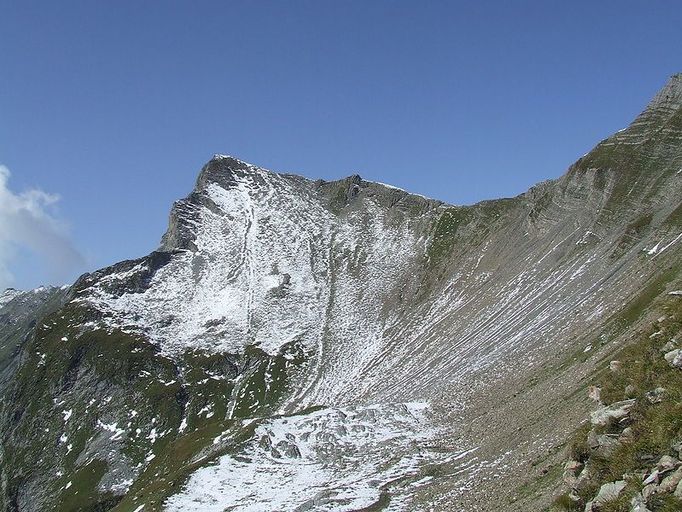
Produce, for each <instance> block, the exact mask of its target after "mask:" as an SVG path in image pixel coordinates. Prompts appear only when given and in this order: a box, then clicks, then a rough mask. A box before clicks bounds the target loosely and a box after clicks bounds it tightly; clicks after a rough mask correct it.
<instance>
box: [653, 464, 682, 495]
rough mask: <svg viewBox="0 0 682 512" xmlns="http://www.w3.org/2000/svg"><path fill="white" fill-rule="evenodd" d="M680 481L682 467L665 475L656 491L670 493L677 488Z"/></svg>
mask: <svg viewBox="0 0 682 512" xmlns="http://www.w3.org/2000/svg"><path fill="white" fill-rule="evenodd" d="M681 481H682V468H677V469H676V470H675V471H673V472H672V473H670V474H669V475H668V476H666V477H665V478H664V479H663V481H662V482H661V483H660V484H659V486H658V491H657V492H662V493H671V492H674V491H675V489H677V486H678V484H679V483H680V482H681Z"/></svg>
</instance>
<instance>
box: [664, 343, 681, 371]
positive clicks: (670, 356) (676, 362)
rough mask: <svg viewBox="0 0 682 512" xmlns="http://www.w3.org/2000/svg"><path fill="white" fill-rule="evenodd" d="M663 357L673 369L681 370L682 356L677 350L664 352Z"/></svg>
mask: <svg viewBox="0 0 682 512" xmlns="http://www.w3.org/2000/svg"><path fill="white" fill-rule="evenodd" d="M663 357H664V358H665V360H666V361H668V363H670V364H671V365H672V366H674V367H675V368H682V355H681V354H680V349H679V348H676V349H675V350H671V351H670V352H666V353H665V355H664V356H663Z"/></svg>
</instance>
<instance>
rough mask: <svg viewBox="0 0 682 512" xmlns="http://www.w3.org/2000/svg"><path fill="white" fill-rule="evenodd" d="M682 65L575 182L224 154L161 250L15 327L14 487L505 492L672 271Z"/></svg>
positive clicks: (2, 423)
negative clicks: (274, 161) (500, 188)
mask: <svg viewBox="0 0 682 512" xmlns="http://www.w3.org/2000/svg"><path fill="white" fill-rule="evenodd" d="M681 84H682V78H681V77H680V76H679V75H677V76H675V77H673V78H672V79H671V81H670V82H669V83H668V84H667V85H666V87H665V88H664V89H663V90H662V91H661V92H660V93H659V94H658V95H657V96H656V97H655V98H654V100H653V101H652V103H651V104H650V105H649V107H648V108H647V109H646V110H645V112H644V113H643V114H641V115H640V116H639V117H638V118H637V119H636V120H635V121H634V122H633V124H632V125H631V126H630V127H629V128H627V129H626V130H624V131H621V132H619V133H617V134H616V135H614V136H613V137H610V138H609V139H607V140H605V141H603V142H601V143H600V144H599V145H598V146H597V147H596V148H595V149H594V150H593V151H591V152H590V153H588V154H587V155H585V156H584V157H583V158H581V159H580V160H578V162H576V163H575V164H574V165H572V166H571V167H570V168H569V170H568V172H567V173H566V174H565V175H564V176H563V177H562V178H560V179H559V180H555V181H548V182H544V183H541V184H539V185H537V186H536V187H533V188H532V189H531V190H529V191H528V192H527V193H525V194H522V195H520V196H518V197H516V198H512V199H503V200H497V201H485V202H482V203H479V204H477V205H473V206H465V207H463V206H452V205H446V204H444V203H441V202H439V201H434V200H429V199H426V198H422V197H420V196H416V195H412V194H409V193H407V192H405V191H402V190H399V189H395V188H392V187H389V186H386V185H382V184H377V183H371V182H367V181H364V180H362V179H361V178H360V177H359V176H355V175H354V176H350V177H348V178H346V179H344V180H340V181H335V182H323V181H311V180H307V179H305V178H301V177H298V176H294V175H287V174H277V173H274V172H271V171H267V170H265V169H261V168H259V167H256V166H253V165H251V164H247V163H245V162H242V161H240V160H237V159H235V158H232V157H227V156H221V155H217V156H215V157H214V158H213V159H212V160H211V161H210V162H209V163H208V164H207V165H206V166H205V167H204V169H203V170H202V171H201V173H200V175H199V178H198V180H197V184H196V187H195V189H194V190H193V191H192V193H191V194H190V195H189V196H188V197H187V198H185V199H183V200H181V201H178V202H177V203H176V204H175V205H174V206H173V209H172V212H171V217H170V222H169V229H168V231H167V233H166V234H165V235H164V237H163V239H162V243H161V247H160V248H159V250H158V251H156V252H154V253H152V254H151V255H149V256H146V257H144V258H141V259H139V260H134V261H127V262H122V263H119V264H117V265H114V266H112V267H109V268H106V269H102V270H99V271H97V272H94V273H92V274H87V275H85V276H83V277H82V278H81V279H79V281H78V282H77V283H76V284H75V285H74V286H73V287H72V289H70V290H68V298H65V299H64V302H66V304H64V305H63V306H62V307H61V308H60V309H58V310H56V308H55V312H54V313H52V314H51V315H48V316H47V317H46V318H45V319H44V320H43V321H41V323H40V325H39V326H38V328H37V329H36V330H35V331H32V332H31V334H30V336H29V337H28V338H27V339H26V341H25V342H23V343H22V344H18V345H16V346H17V347H18V348H17V349H16V350H18V351H19V352H18V353H17V354H18V355H17V356H16V357H15V358H14V359H13V360H14V361H17V362H19V361H21V365H18V366H16V368H18V370H17V371H16V375H14V374H13V377H12V381H11V385H9V386H7V389H6V390H4V391H3V393H4V395H3V396H5V397H6V399H5V402H4V405H3V409H2V411H1V412H2V415H0V431H1V432H2V434H3V438H2V439H3V441H2V442H3V450H4V452H3V453H4V454H5V456H4V457H5V462H6V464H5V467H7V468H10V469H8V470H5V472H4V474H3V493H4V497H3V499H4V500H5V501H4V503H5V505H6V508H8V509H9V510H45V509H50V508H55V509H60V510H108V509H114V510H121V511H129V510H136V511H139V510H142V509H141V508H140V507H142V506H143V505H144V510H145V511H147V510H162V509H164V507H165V508H167V509H168V510H176V509H179V508H178V507H181V508H180V509H182V507H183V506H184V507H189V506H190V505H189V504H192V505H191V506H192V507H195V509H197V510H208V509H209V508H210V507H213V506H215V507H218V509H221V508H220V507H222V508H225V507H228V508H229V507H235V508H234V510H249V508H248V506H249V505H248V503H249V502H250V500H251V501H253V500H256V498H257V499H260V500H261V501H262V499H263V496H266V495H268V492H270V491H269V490H268V489H271V488H273V486H275V483H274V482H275V481H276V485H277V486H279V485H282V486H284V487H283V488H289V489H291V490H292V498H291V499H290V500H289V501H286V503H284V502H283V503H279V502H278V503H279V505H278V506H281V507H283V508H284V509H287V510H289V509H291V510H293V509H296V507H304V509H311V510H354V509H357V508H361V507H370V506H371V507H384V508H387V509H395V510H401V509H405V510H419V509H424V510H428V509H436V510H439V509H441V510H449V509H453V508H454V509H462V510H505V509H510V510H511V509H512V508H509V507H512V505H510V501H504V500H512V499H514V500H517V499H518V496H512V494H513V482H514V478H515V475H518V474H519V473H522V472H524V469H523V468H524V467H525V465H527V464H528V461H530V460H531V459H534V458H536V457H539V456H540V455H541V454H542V453H543V452H544V453H545V455H546V451H547V449H548V447H550V448H551V447H554V446H557V445H558V444H560V443H561V441H562V439H563V437H562V436H563V435H564V434H565V433H566V432H567V431H568V430H570V429H571V428H572V427H573V426H574V425H573V424H572V423H571V422H570V421H567V422H561V420H560V413H561V414H564V413H565V414H569V415H570V414H573V412H575V414H573V416H571V417H578V416H579V414H578V413H579V412H581V411H582V407H584V404H582V403H581V402H580V401H579V400H577V399H575V394H574V392H575V390H576V389H578V388H579V387H580V379H581V378H582V377H583V376H584V375H586V374H587V373H589V371H591V369H592V368H594V364H595V361H596V360H597V358H598V357H600V355H603V354H604V353H608V351H609V350H613V348H612V347H613V346H617V345H618V343H620V340H621V339H622V335H623V332H625V331H627V329H629V328H631V326H632V324H633V322H635V321H636V319H637V316H638V314H639V313H638V312H639V310H640V309H645V308H646V306H647V304H648V302H647V301H649V300H651V298H652V297H654V296H655V295H656V294H658V293H662V292H664V291H665V290H666V289H667V288H666V287H667V286H669V285H670V283H676V282H677V281H676V280H677V279H678V276H679V272H680V264H679V262H680V251H682V249H681V247H682V214H680V212H681V211H682V205H681V203H680V199H681V198H682V172H681V168H682V142H681V138H682V124H681V123H680V121H681V119H682V93H681V91H682V85H681ZM64 293H67V292H64ZM3 297H4V296H3ZM2 300H4V299H2ZM15 300H16V299H15ZM9 304H12V302H9ZM0 307H2V306H0ZM5 307H6V306H5ZM2 311H4V309H2V310H0V312H2ZM45 313H50V311H45V312H44V314H45ZM592 354H599V355H595V356H592ZM591 357H593V359H591ZM17 364H18V363H17ZM36 376H39V378H40V379H41V380H40V382H42V383H44V384H41V385H40V386H35V384H34V382H35V378H36ZM566 397H571V398H570V399H566ZM400 404H405V405H400ZM414 404H424V405H419V407H418V409H419V412H418V413H417V412H415V411H416V410H415V407H416V406H415V405H414ZM557 404H560V405H557ZM558 407H561V408H562V409H561V410H559V409H558ZM319 408H322V409H319ZM566 411H568V412H566ZM282 415H284V416H282ZM368 417H371V418H374V419H372V420H371V421H370V420H367V418H368ZM376 418H379V420H376ZM366 420H367V421H366ZM37 425H41V427H40V428H38V427H37ZM531 425H532V429H530V428H529V426H531ZM409 439H412V440H413V441H414V442H413V443H410V442H409ZM375 444H376V446H377V448H376V449H372V448H370V446H371V445H375ZM44 446H54V447H55V449H54V451H53V452H51V453H42V454H41V455H40V456H38V455H37V454H39V453H40V451H41V447H44ZM349 453H353V454H354V453H357V454H358V456H357V457H350V458H349V457H348V454H349ZM394 456H395V457H397V458H396V459H394V458H392V457H394ZM401 458H402V459H404V463H403V462H401V460H402V459H401ZM36 460H37V462H35V461H36ZM32 461H33V462H32ZM211 461H212V462H214V463H215V464H214V465H211V466H210V467H209V466H207V464H208V463H209V462H211ZM382 461H383V462H385V464H384V463H382ZM282 464H283V466H281V465H282ZM242 466H243V467H242ZM235 467H240V468H241V470H240V471H239V474H241V475H244V474H254V475H255V474H258V475H260V476H259V477H258V478H259V480H258V486H259V487H258V488H259V489H261V491H259V492H260V493H261V494H260V495H259V496H260V497H256V498H253V497H250V496H249V493H246V494H244V493H243V492H242V491H243V489H241V488H239V489H238V488H237V487H238V486H236V484H235ZM221 468H222V469H221ZM304 468H307V469H304ZM349 468H350V470H349ZM306 471H308V472H307V473H306ZM263 475H266V476H263ZM268 475H269V476H268ZM305 475H308V476H309V477H310V478H311V479H312V480H310V481H308V480H306V479H305ZM353 475H356V476H357V475H362V478H361V479H358V478H354V477H353ZM494 475H496V476H495V478H499V479H501V480H500V481H499V482H497V483H496V488H498V489H506V490H507V491H508V492H507V493H506V494H505V493H503V492H501V491H500V492H498V493H489V492H488V491H486V485H485V484H484V483H485V482H486V481H488V480H489V479H492V478H493V476H494ZM268 479H270V480H268ZM337 479H341V481H342V482H344V483H343V485H341V486H340V485H338V482H337V481H336V480H337ZM207 482H208V483H207ZM269 482H273V483H272V484H270V483H269ZM368 482H369V483H368ZM274 488H279V487H276V486H275V487H274ZM197 489H198V490H197ZM230 489H231V490H230ZM194 490H197V491H196V492H194ZM541 498H542V497H537V496H536V497H534V498H532V499H531V498H527V499H526V501H525V502H524V501H523V499H522V500H521V501H518V502H516V503H517V504H516V505H514V506H513V507H514V508H513V509H514V510H524V509H527V510H538V506H539V505H538V503H540V502H541ZM273 499H274V498H273ZM231 500H232V501H231ZM533 500H535V501H533ZM538 500H540V501H538ZM482 504H484V506H485V508H483V509H482V508H481V506H482ZM261 505H262V503H261ZM197 507H198V508H197ZM202 507H203V508H202ZM306 507H307V508H306ZM524 507H526V508H524ZM185 509H187V508H185Z"/></svg>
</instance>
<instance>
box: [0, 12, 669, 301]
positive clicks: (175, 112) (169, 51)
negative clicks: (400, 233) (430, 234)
mask: <svg viewBox="0 0 682 512" xmlns="http://www.w3.org/2000/svg"><path fill="white" fill-rule="evenodd" d="M681 50H682V2H676V1H655V0H654V1H648V0H641V1H627V0H618V1H607V0H600V1H594V0H590V1H575V0H574V1H571V2H566V1H551V0H538V1H522V0H520V1H513V2H512V1H496V2H492V1H476V2H473V1H461V2H460V1H449V2H438V1H427V2H424V1H416V0H415V1H412V2H404V1H380V0H376V1H367V0H363V1H358V2H355V1H341V0H339V1H334V2H331V1H324V0H322V1H262V2H258V1H249V2H225V1H220V2H208V1H196V2H189V1H187V2H171V1H164V2H161V1H158V2H157V1H145V2H140V1H121V0H117V1H115V2H103V1H101V2H98V1H80V2H74V1H69V0H60V1H58V2H54V1H45V2H36V1H25V2H15V1H14V0H11V1H8V0H0V164H2V165H4V166H5V167H3V168H0V186H1V187H2V188H1V189H0V200H2V201H3V203H4V204H0V286H3V285H8V284H12V283H13V285H14V286H17V287H23V288H26V287H33V286H36V285H38V284H39V283H42V282H68V281H70V280H72V279H73V278H74V277H75V276H76V275H77V274H78V273H80V272H83V271H86V270H93V269H96V268H98V267H102V266H104V265H107V264H110V263H113V262H116V261H118V260H121V259H126V258H132V257H137V256H141V255H143V254H146V253H148V252H149V251H151V250H153V249H154V248H155V247H156V246H157V244H158V241H159V239H160V236H161V234H162V233H163V231H164V230H165V227H166V221H167V216H168V212H169V209H170V206H171V203H172V202H173V200H175V199H177V198H180V197H183V196H185V195H186V194H187V193H188V192H189V191H190V189H191V187H192V185H193V183H194V180H195V177H196V174H197V172H198V171H199V169H200V168H201V166H202V165H203V164H204V163H205V162H206V161H207V160H208V159H209V158H210V157H211V155H212V154H213V153H226V154H231V155H234V156H237V157H239V158H241V159H243V160H247V161H249V162H252V163H255V164H258V165H261V166H263V167H267V168H270V169H272V170H276V171H285V172H295V173H298V174H302V175H305V176H308V177H311V178H324V179H337V178H341V177H343V176H347V175H349V174H352V173H356V172H357V173H359V174H360V175H362V176H363V177H364V178H365V179H369V180H376V181H381V182H385V183H390V184H393V185H396V186H399V187H402V188H405V189H407V190H409V191H413V192H417V193H420V194H424V195H427V196H432V197H435V198H438V199H442V200H445V201H448V202H452V203H458V204H461V203H472V202H475V201H478V200H481V199H486V198H495V197H500V196H513V195H516V194H518V193H521V192H523V191H524V190H526V189H527V188H528V187H529V186H531V185H532V184H533V183H535V182H537V181H540V180H543V179H548V178H554V177H557V176H559V175H561V174H562V173H563V172H564V171H565V169H566V168H567V167H568V165H569V164H571V163H572V162H573V161H575V160H576V159H577V158H578V157H579V156H580V155H581V154H583V153H585V152H586V151H588V150H589V149H590V148H591V147H593V146H594V145H595V144H596V143H597V142H598V141H599V140H601V139H603V138H604V137H606V136H608V135H609V134H611V133H612V132H614V131H616V130H618V129H620V128H622V127H624V126H625V125H627V124H628V123H629V122H630V121H631V119H632V118H633V117H634V116H635V115H636V114H637V113H638V112H639V111H641V110H642V109H643V108H644V106H645V105H646V103H647V102H648V100H649V99H650V98H651V97H652V96H653V94H654V93H655V92H656V91H657V90H658V89H659V88H660V87H661V86H662V85H663V84H664V83H665V81H666V80H667V78H668V77H669V76H670V75H671V74H673V73H675V72H679V71H682V52H681ZM39 191H45V192H46V193H47V194H43V195H42V196H41V195H40V194H42V192H39ZM56 195H58V196H59V198H58V199H57V197H55V196H56ZM27 226H28V227H27ZM32 230H33V231H32ZM46 232H48V233H52V238H49V237H48V239H49V240H50V243H49V244H46V243H45V242H44V240H43V239H42V238H41V237H42V236H43V235H44V234H45V233H46ZM54 247H56V248H55V249H53V248H54ZM79 253H80V255H82V257H79V256H78V254H79ZM55 259H57V260H59V261H57V262H55Z"/></svg>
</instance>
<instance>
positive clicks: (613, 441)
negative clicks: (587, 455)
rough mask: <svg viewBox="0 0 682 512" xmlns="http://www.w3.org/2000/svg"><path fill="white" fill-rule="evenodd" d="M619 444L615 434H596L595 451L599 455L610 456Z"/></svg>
mask: <svg viewBox="0 0 682 512" xmlns="http://www.w3.org/2000/svg"><path fill="white" fill-rule="evenodd" d="M620 445H621V443H620V441H619V440H618V435H617V434H602V435H599V436H597V448H596V449H595V453H596V454H597V455H599V456H601V457H610V456H611V455H613V452H615V451H616V450H617V449H618V447H619V446H620Z"/></svg>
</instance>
